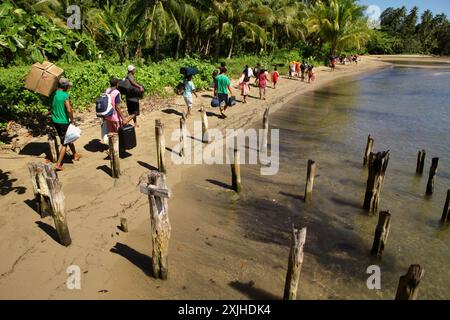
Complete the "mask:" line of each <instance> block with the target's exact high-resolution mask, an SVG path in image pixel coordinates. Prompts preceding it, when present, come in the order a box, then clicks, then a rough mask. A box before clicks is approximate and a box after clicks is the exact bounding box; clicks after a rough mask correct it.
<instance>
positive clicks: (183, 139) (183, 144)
mask: <svg viewBox="0 0 450 320" xmlns="http://www.w3.org/2000/svg"><path fill="white" fill-rule="evenodd" d="M185 150H186V120H185V119H184V118H183V117H181V118H180V152H179V156H180V157H184V155H185V153H186V151H185Z"/></svg>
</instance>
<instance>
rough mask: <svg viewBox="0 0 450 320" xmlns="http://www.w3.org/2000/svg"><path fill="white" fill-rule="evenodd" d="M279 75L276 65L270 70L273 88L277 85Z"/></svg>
mask: <svg viewBox="0 0 450 320" xmlns="http://www.w3.org/2000/svg"><path fill="white" fill-rule="evenodd" d="M279 77H280V74H279V73H278V70H277V67H275V68H273V72H272V82H273V88H274V89H275V87H276V86H277V83H278V78H279Z"/></svg>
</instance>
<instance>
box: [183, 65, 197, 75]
mask: <svg viewBox="0 0 450 320" xmlns="http://www.w3.org/2000/svg"><path fill="white" fill-rule="evenodd" d="M180 73H181V74H182V75H183V76H185V77H189V76H195V75H196V74H197V73H198V69H197V67H193V68H191V67H182V68H180Z"/></svg>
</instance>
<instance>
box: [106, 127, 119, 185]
mask: <svg viewBox="0 0 450 320" xmlns="http://www.w3.org/2000/svg"><path fill="white" fill-rule="evenodd" d="M108 143H109V160H110V163H111V176H112V177H113V178H119V177H120V160H119V159H120V158H119V136H118V135H117V133H115V132H112V133H108Z"/></svg>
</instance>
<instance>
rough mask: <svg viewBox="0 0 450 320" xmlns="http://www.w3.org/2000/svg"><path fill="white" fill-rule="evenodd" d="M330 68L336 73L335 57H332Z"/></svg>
mask: <svg viewBox="0 0 450 320" xmlns="http://www.w3.org/2000/svg"><path fill="white" fill-rule="evenodd" d="M330 68H331V71H332V72H334V71H336V58H335V57H331V61H330Z"/></svg>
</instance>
